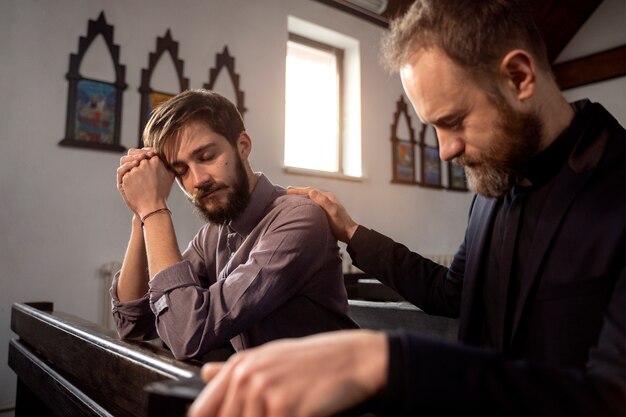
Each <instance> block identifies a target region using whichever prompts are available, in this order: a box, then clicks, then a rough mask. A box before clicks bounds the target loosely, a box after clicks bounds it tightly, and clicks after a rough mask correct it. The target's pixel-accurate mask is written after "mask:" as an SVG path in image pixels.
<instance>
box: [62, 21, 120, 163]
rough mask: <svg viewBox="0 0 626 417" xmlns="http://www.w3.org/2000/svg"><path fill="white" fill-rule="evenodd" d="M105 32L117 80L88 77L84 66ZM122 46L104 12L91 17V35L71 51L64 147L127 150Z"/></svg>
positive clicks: (88, 27) (105, 40)
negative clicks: (123, 136) (122, 130)
mask: <svg viewBox="0 0 626 417" xmlns="http://www.w3.org/2000/svg"><path fill="white" fill-rule="evenodd" d="M99 35H101V36H102V38H103V39H104V42H105V44H106V46H107V48H108V51H109V53H110V57H108V58H110V59H112V61H113V68H114V72H115V81H114V82H110V81H103V80H98V79H95V78H88V77H84V76H83V75H82V74H81V73H80V65H81V62H82V60H83V58H84V57H85V53H86V52H87V50H88V49H89V47H90V46H91V45H92V42H93V41H94V39H96V37H97V36H99ZM119 55H120V51H119V46H118V45H115V44H114V43H113V26H112V25H109V24H107V21H106V18H105V16H104V12H101V13H100V16H98V19H97V20H95V21H94V20H91V19H90V20H89V22H88V25H87V36H81V37H80V39H79V42H78V53H77V54H70V65H69V71H68V72H67V75H66V78H67V80H68V82H69V86H68V93H67V112H66V122H65V138H64V139H62V140H61V141H60V142H59V145H61V146H73V147H80V148H91V149H100V150H105V151H114V152H123V151H124V150H125V149H126V148H124V147H123V146H121V145H120V126H121V119H122V93H123V91H124V90H125V89H126V87H127V85H126V82H125V76H126V67H125V66H124V65H121V64H120V62H119Z"/></svg>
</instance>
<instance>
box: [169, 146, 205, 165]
mask: <svg viewBox="0 0 626 417" xmlns="http://www.w3.org/2000/svg"><path fill="white" fill-rule="evenodd" d="M215 146H216V145H215V144H214V143H207V144H205V145H200V146H199V147H197V148H196V149H194V150H193V151H191V153H190V154H189V158H190V159H193V158H195V157H197V156H198V155H199V154H201V153H203V152H206V151H209V150H211V149H212V148H215ZM181 165H187V164H186V163H185V162H183V161H179V160H175V161H172V162H171V163H170V164H169V166H170V167H175V166H181Z"/></svg>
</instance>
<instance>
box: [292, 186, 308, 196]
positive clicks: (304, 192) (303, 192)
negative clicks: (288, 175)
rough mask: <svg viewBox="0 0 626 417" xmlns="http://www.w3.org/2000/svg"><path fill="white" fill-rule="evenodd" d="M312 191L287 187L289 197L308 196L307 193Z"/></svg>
mask: <svg viewBox="0 0 626 417" xmlns="http://www.w3.org/2000/svg"><path fill="white" fill-rule="evenodd" d="M311 190H313V188H312V187H291V186H290V187H287V194H291V195H309V192H310V191H311Z"/></svg>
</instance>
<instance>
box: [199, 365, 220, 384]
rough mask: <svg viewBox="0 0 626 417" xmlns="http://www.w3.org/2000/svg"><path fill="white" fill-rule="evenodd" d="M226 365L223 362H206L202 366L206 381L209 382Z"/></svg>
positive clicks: (203, 376) (203, 377)
mask: <svg viewBox="0 0 626 417" xmlns="http://www.w3.org/2000/svg"><path fill="white" fill-rule="evenodd" d="M223 367H224V363H223V362H209V363H205V364H204V366H202V370H201V374H202V379H203V380H204V382H209V381H210V380H212V379H213V377H215V375H217V374H218V372H219V371H220V370H221V369H222V368H223Z"/></svg>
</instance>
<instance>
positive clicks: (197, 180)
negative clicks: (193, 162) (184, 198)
mask: <svg viewBox="0 0 626 417" xmlns="http://www.w3.org/2000/svg"><path fill="white" fill-rule="evenodd" d="M189 172H190V174H191V181H192V183H191V185H192V187H193V188H194V189H196V190H197V189H200V188H202V187H203V186H205V185H206V184H207V183H210V182H211V181H212V179H213V178H212V177H211V175H210V174H209V173H208V172H206V170H203V169H199V168H198V167H193V166H190V167H189Z"/></svg>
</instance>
